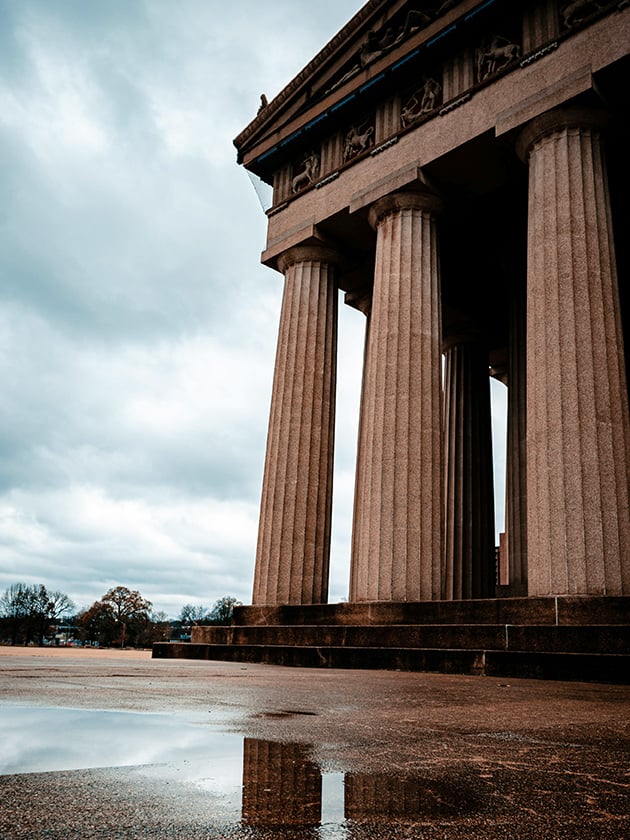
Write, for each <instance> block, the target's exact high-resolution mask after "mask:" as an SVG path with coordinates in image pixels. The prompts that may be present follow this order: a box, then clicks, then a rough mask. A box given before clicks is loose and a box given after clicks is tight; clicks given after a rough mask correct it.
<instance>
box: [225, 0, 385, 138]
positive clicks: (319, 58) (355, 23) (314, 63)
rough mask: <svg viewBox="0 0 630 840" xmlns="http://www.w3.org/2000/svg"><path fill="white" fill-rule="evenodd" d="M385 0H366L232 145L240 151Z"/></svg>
mask: <svg viewBox="0 0 630 840" xmlns="http://www.w3.org/2000/svg"><path fill="white" fill-rule="evenodd" d="M385 2H386V0H368V2H367V3H366V4H365V6H363V7H362V8H360V9H359V11H358V12H357V13H356V14H355V15H354V16H353V17H352V18H350V20H349V21H348V23H346V25H345V26H344V27H343V28H342V29H340V30H339V32H337V34H336V35H335V36H333V38H332V39H331V40H330V41H329V42H328V43H327V44H326V46H325V47H323V49H321V50H320V51H319V52H318V53H317V55H316V56H315V57H314V58H312V59H311V61H309V63H308V64H307V65H306V66H305V67H304V68H303V69H302V70H300V72H299V73H298V74H297V76H294V78H293V79H292V80H291V81H290V82H289V83H288V84H287V85H286V86H285V87H284V88H282V90H281V91H280V93H278V94H277V95H276V96H274V98H273V99H272V100H271V102H269V103H268V105H266V106H265V107H264V109H263V110H261V111H259V113H258V114H257V115H256V116H255V117H254V119H253V120H252V121H251V122H250V123H249V125H247V126H246V127H245V128H244V129H243V131H241V133H240V134H239V135H238V136H237V137H235V139H234V141H233V142H234V145H235V146H236V148H237V149H238V150H239V151H240V149H241V147H242V146H244V145H245V143H247V141H248V140H249V138H250V137H251V136H252V135H253V134H254V133H255V132H256V131H257V130H258V128H260V126H261V125H263V123H264V122H265V121H266V120H268V119H269V117H272V116H273V115H274V114H275V113H276V112H277V111H279V110H280V108H281V106H282V105H283V104H284V102H286V100H287V99H288V98H289V97H290V96H292V95H293V94H294V93H295V92H296V91H297V90H298V89H299V88H300V87H301V85H302V84H303V83H304V82H305V81H306V79H307V78H308V77H309V76H311V75H312V74H313V73H314V72H315V70H317V68H318V67H320V66H321V65H322V64H323V63H324V62H325V61H326V59H327V58H328V57H329V56H330V55H331V54H332V53H334V52H335V50H336V49H337V48H338V47H339V46H340V45H341V44H342V43H343V42H344V41H345V40H347V38H348V37H349V36H350V35H351V34H352V32H354V30H355V29H358V28H359V27H360V26H361V24H363V23H364V22H365V21H366V19H367V18H369V17H370V15H372V14H373V13H374V12H375V11H376V9H378V8H379V7H380V6H383V5H384V4H385Z"/></svg>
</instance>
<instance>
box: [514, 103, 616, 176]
mask: <svg viewBox="0 0 630 840" xmlns="http://www.w3.org/2000/svg"><path fill="white" fill-rule="evenodd" d="M607 122H608V115H607V114H606V112H605V111H602V110H598V109H596V108H577V107H574V108H554V109H553V110H551V111H546V112H545V113H544V114H541V115H540V116H539V117H536V118H535V119H533V120H532V121H531V122H530V123H528V124H527V125H526V126H525V128H524V129H523V130H522V131H521V133H520V134H519V136H518V139H517V141H516V152H517V154H518V156H519V157H520V159H521V160H522V161H524V162H525V163H527V160H528V158H529V153H530V151H531V149H532V146H533V145H534V144H535V143H537V142H538V141H539V140H542V139H543V138H544V137H548V136H549V135H551V134H555V133H556V132H559V131H563V130H564V129H567V128H583V129H589V128H590V129H596V130H598V131H601V130H602V129H604V128H605V127H606V124H607Z"/></svg>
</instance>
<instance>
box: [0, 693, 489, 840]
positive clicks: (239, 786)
mask: <svg viewBox="0 0 630 840" xmlns="http://www.w3.org/2000/svg"><path fill="white" fill-rule="evenodd" d="M0 739H1V743H2V744H3V749H2V754H1V756H0V775H7V774H29V773H41V772H52V771H63V770H65V771H68V770H89V769H94V768H127V769H126V770H125V773H126V774H127V777H129V778H131V777H133V778H137V779H145V780H147V781H150V782H152V783H155V784H157V785H158V787H161V786H164V785H166V784H169V783H170V782H172V781H177V782H178V783H181V784H184V785H185V786H187V787H188V788H189V789H190V790H195V791H197V792H198V794H199V795H203V796H206V797H209V798H210V799H212V801H213V802H214V801H217V802H219V805H218V806H217V807H218V808H219V810H220V812H221V814H222V815H223V817H224V818H225V819H227V820H229V821H230V824H231V825H234V826H237V825H238V826H240V827H241V828H244V827H249V828H251V829H262V828H269V827H273V828H274V829H275V828H279V827H286V828H291V829H299V830H300V831H301V832H305V833H300V835H299V836H300V837H310V836H315V837H317V838H320V840H322V839H323V838H337V837H344V836H346V835H345V829H344V826H345V827H348V826H349V825H355V826H356V825H360V824H364V825H366V824H367V823H371V822H376V823H377V824H378V825H381V826H383V825H387V824H390V821H392V822H393V823H395V824H397V825H400V824H407V825H414V824H415V825H417V824H419V823H420V822H422V821H423V820H426V819H427V818H435V817H448V816H455V814H456V813H457V814H459V815H461V813H462V811H464V812H468V813H472V812H474V811H475V810H477V806H478V803H477V802H475V798H474V797H471V796H469V795H468V796H467V791H466V787H467V786H466V784H465V783H463V782H464V780H463V779H459V780H458V779H453V778H450V779H449V781H448V782H447V783H446V784H445V780H444V779H442V778H439V777H437V776H434V775H432V774H427V775H426V776H423V777H420V776H414V775H406V776H401V775H400V774H387V773H380V774H364V773H357V772H351V771H347V772H346V773H342V772H336V773H328V772H323V771H322V769H321V768H320V766H319V765H318V763H317V762H316V761H315V760H314V758H313V751H312V748H311V746H310V745H308V744H301V743H284V742H277V741H267V740H259V739H255V738H244V737H243V736H241V735H236V734H233V733H229V732H225V731H223V730H222V729H221V726H220V722H219V723H216V722H214V721H213V720H211V715H210V714H206V715H201V714H195V715H192V714H191V715H183V714H179V713H178V714H175V713H174V714H150V713H137V712H118V711H115V712H114V711H97V710H85V709H60V708H46V707H36V706H19V705H9V704H0ZM121 772H122V770H121ZM217 814H218V812H216V814H215V815H217ZM307 830H308V832H307ZM311 830H312V831H315V832H316V834H314V835H311V833H309V832H311ZM340 831H341V834H340V833H339V832H340ZM235 836H236V835H235ZM247 836H249V835H247ZM252 836H254V835H252ZM256 836H257V835H256ZM348 836H349V835H348ZM352 836H353V837H354V836H355V835H354V834H352ZM357 836H358V835H357Z"/></svg>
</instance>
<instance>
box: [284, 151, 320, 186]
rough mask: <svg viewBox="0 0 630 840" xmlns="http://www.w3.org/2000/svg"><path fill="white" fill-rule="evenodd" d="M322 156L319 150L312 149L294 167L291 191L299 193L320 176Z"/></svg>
mask: <svg viewBox="0 0 630 840" xmlns="http://www.w3.org/2000/svg"><path fill="white" fill-rule="evenodd" d="M319 170H320V157H319V154H318V152H316V151H314V150H312V151H310V152H308V153H307V154H306V155H305V156H303V157H302V158H301V160H300V161H299V163H298V164H297V165H296V166H295V167H294V169H293V178H292V180H291V192H292V193H293V194H294V195H295V193H299V192H301V191H302V190H304V189H306V187H310V186H311V185H312V184H314V183H315V182H316V181H317V179H318V178H319Z"/></svg>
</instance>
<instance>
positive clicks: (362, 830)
mask: <svg viewBox="0 0 630 840" xmlns="http://www.w3.org/2000/svg"><path fill="white" fill-rule="evenodd" d="M629 697H630V690H629V689H628V688H627V687H623V686H611V685H603V684H595V683H591V684H589V683H563V682H545V681H536V680H502V679H495V678H489V677H471V676H453V675H445V674H426V673H424V674H422V673H401V672H393V671H369V672H368V671H345V670H334V669H301V668H281V667H276V666H269V665H257V664H254V665H252V664H242V663H230V662H199V661H193V660H155V659H151V658H150V653H149V652H135V651H122V652H120V651H109V650H102V651H99V650H96V651H83V650H78V649H66V650H46V649H35V648H30V649H24V648H7V647H4V648H0V704H1V708H2V717H1V718H0V719H1V720H2V721H3V725H2V728H3V733H2V742H3V745H4V751H3V752H4V759H3V762H4V763H3V765H2V766H3V769H2V773H3V775H2V776H1V777H0V785H1V788H0V791H1V793H0V797H1V798H0V837H2V838H3V839H4V840H17V838H44V837H45V838H64V840H66V838H92V837H94V838H136V837H137V838H140V837H142V838H156V840H158V838H160V840H162V838H187V839H189V840H193V838H226V839H227V838H235V839H236V838H254V839H255V840H266V838H296V840H297V838H300V839H301V838H318V839H319V840H328V838H344V840H363V839H364V838H377V839H378V838H392V840H396V838H495V837H496V838H499V837H502V838H536V840H539V838H546V840H547V839H548V840H555V838H558V840H559V839H560V838H581V840H584V838H598V840H599V839H600V838H622V837H626V836H628V834H629V833H630V817H628V811H629V808H628V804H629V797H628V792H629V785H628V775H627V769H628V734H629V729H630V726H629V723H628V699H629Z"/></svg>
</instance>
